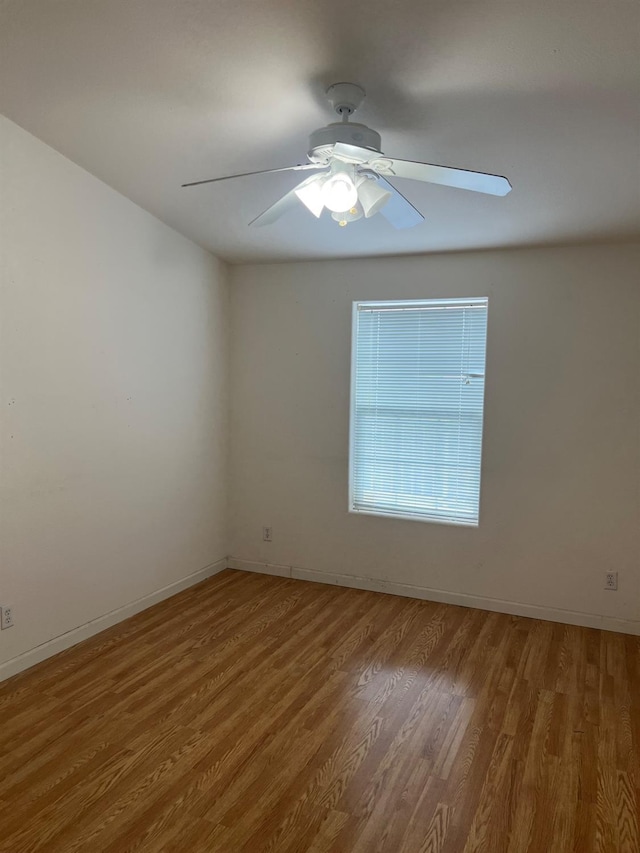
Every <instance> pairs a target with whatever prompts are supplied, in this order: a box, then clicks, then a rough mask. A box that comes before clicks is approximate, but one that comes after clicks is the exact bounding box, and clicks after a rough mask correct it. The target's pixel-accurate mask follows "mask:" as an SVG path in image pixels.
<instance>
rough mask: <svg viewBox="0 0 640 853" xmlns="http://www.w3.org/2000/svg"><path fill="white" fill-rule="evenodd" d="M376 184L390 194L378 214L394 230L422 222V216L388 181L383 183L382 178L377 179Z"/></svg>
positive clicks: (411, 226)
mask: <svg viewBox="0 0 640 853" xmlns="http://www.w3.org/2000/svg"><path fill="white" fill-rule="evenodd" d="M378 184H379V186H381V187H382V188H383V189H385V190H386V191H387V192H390V193H391V198H390V199H389V201H387V202H386V204H385V205H384V207H383V208H382V209H381V210H380V214H381V216H384V218H385V219H386V220H387V222H390V223H391V224H392V225H393V227H394V228H398V229H402V228H413V226H414V225H419V224H420V223H421V222H424V216H423V215H422V214H421V213H420V211H419V210H416V208H415V207H414V206H413V205H412V204H411V202H410V201H409V200H408V199H406V198H405V197H404V196H403V195H402V193H399V192H398V190H397V189H396V188H395V187H392V186H391V184H390V183H389V182H388V181H385V179H384V178H378Z"/></svg>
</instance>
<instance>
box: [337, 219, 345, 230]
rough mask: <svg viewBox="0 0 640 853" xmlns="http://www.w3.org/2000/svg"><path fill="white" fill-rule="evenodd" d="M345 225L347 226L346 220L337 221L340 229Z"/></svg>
mask: <svg viewBox="0 0 640 853" xmlns="http://www.w3.org/2000/svg"><path fill="white" fill-rule="evenodd" d="M346 224H347V220H346V219H339V220H338V225H339V226H340V227H341V228H344V226H345V225H346Z"/></svg>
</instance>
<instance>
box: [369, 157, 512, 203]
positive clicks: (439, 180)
mask: <svg viewBox="0 0 640 853" xmlns="http://www.w3.org/2000/svg"><path fill="white" fill-rule="evenodd" d="M369 166H370V167H371V168H372V169H375V171H376V172H378V173H379V174H382V175H385V176H386V177H396V178H409V179H410V180H413V181H426V182H427V183H430V184H442V186H445V187H457V188H458V189H461V190H472V191H473V192H477V193H488V194H489V195H500V196H504V195H506V194H507V193H509V192H511V184H510V183H509V181H508V180H507V179H506V178H503V177H502V176H501V175H487V174H485V173H484V172H470V171H469V170H468V169H454V168H452V167H451V166H434V165H432V164H431V163H414V162H413V161H411V160H394V159H393V158H391V157H375V158H372V159H371V160H370V161H369Z"/></svg>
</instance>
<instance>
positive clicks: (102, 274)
mask: <svg viewBox="0 0 640 853" xmlns="http://www.w3.org/2000/svg"><path fill="white" fill-rule="evenodd" d="M0 151H1V167H2V172H1V180H0V206H1V220H0V228H1V230H0V241H1V249H2V252H1V266H0V275H1V292H0V295H1V300H2V302H1V318H2V319H1V327H0V334H1V341H0V343H1V351H0V366H1V371H2V372H1V374H0V379H1V382H0V393H1V400H0V413H1V438H2V445H1V453H2V471H1V492H0V501H1V503H0V525H1V526H0V543H1V549H2V550H1V552H0V556H1V562H0V602H2V603H11V604H12V605H14V608H15V622H16V624H15V627H13V628H10V629H9V630H6V631H2V632H1V633H0V664H1V663H2V662H7V661H9V664H7V665H6V666H4V667H1V666H0V677H1V676H2V674H5V675H6V674H10V673H11V672H13V671H16V669H19V668H21V667H22V666H27V665H29V664H30V663H33V662H34V661H35V660H37V659H38V657H43V656H44V655H45V654H48V653H51V652H53V651H57V650H58V649H59V648H61V647H62V645H64V644H69V643H71V642H72V641H73V640H75V639H79V638H81V637H82V636H84V635H85V634H86V631H85V632H84V633H83V632H82V631H81V632H80V633H78V632H75V633H72V634H71V635H68V637H67V638H66V639H63V641H60V642H57V643H56V642H54V643H53V644H50V645H48V646H46V645H45V646H42V645H41V644H46V643H47V642H48V641H51V640H52V639H53V638H56V637H59V636H60V635H62V634H64V633H65V632H69V631H73V629H75V628H77V627H78V626H80V625H83V624H84V623H87V622H90V621H91V620H96V619H98V620H99V617H102V616H104V614H108V613H110V612H111V611H114V610H116V609H117V608H123V607H124V608H125V610H124V612H123V613H122V612H121V613H120V614H116V616H115V617H114V618H119V616H122V615H128V613H130V612H132V610H133V609H136V607H140V606H143V605H142V604H140V605H136V606H133V607H132V606H130V605H131V603H132V602H135V601H136V600H137V599H140V598H143V597H147V598H146V599H145V601H146V603H149V602H150V601H151V600H153V594H154V593H157V592H158V590H162V589H163V588H165V587H167V586H169V585H171V584H174V585H177V586H174V587H173V590H174V591H175V590H176V589H177V588H179V586H180V585H181V583H188V582H190V580H192V578H191V579H189V578H188V576H189V575H192V574H193V573H195V572H198V571H200V570H201V569H203V568H205V567H207V566H209V565H210V564H212V563H214V562H215V561H217V560H219V559H220V558H223V557H224V555H225V554H226V491H227V473H226V470H225V469H226V456H227V348H228V340H227V319H228V318H227V312H228V285H227V282H226V280H225V278H226V269H225V267H224V266H223V265H221V264H220V263H219V262H217V261H216V260H215V259H214V258H213V257H212V256H211V255H209V254H208V253H207V252H205V251H204V250H202V249H200V248H198V247H197V246H195V245H194V244H193V243H191V242H189V241H188V240H186V239H185V238H183V237H181V236H180V235H178V234H177V233H176V232H175V231H172V230H171V229H170V228H168V227H167V226H165V225H163V224H162V223H161V222H159V221H158V220H157V219H155V218H154V217H152V216H151V215H150V214H148V213H146V212H144V211H143V210H141V209H140V208H139V207H137V206H136V205H134V204H133V203H132V202H130V201H128V200H127V199H125V198H124V197H123V196H121V195H119V194H118V193H116V192H115V191H113V190H112V189H110V188H109V187H107V186H105V185H104V184H103V183H101V182H100V181H98V180H97V179H96V178H94V177H92V176H91V175H89V174H88V173H87V172H85V171H83V170H82V169H80V168H79V167H78V166H76V165H74V164H73V163H71V162H70V161H69V160H66V159H65V158H64V157H62V156H61V155H60V154H58V153H56V152H55V151H54V150H52V149H51V148H49V147H47V146H46V145H44V144H43V143H42V142H40V141H38V140H37V139H35V138H34V137H33V136H30V135H29V134H27V133H26V132H24V131H23V130H21V129H20V128H18V127H17V126H16V125H14V124H12V123H11V122H9V121H7V120H4V119H3V120H2V121H1V123H0ZM185 578H187V580H186V581H185ZM149 596H151V597H152V598H151V599H149ZM156 597H157V596H156ZM107 621H109V620H107ZM112 621H113V620H112ZM104 625H105V620H102V621H98V623H96V626H97V627H96V629H97V628H99V627H104ZM34 649H35V651H34V652H32V653H31V654H26V655H25V656H24V657H18V656H20V655H24V653H28V652H29V650H34ZM16 658H17V661H16Z"/></svg>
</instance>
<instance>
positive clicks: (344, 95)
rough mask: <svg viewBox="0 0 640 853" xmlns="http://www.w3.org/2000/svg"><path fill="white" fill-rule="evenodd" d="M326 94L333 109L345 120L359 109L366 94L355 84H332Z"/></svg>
mask: <svg viewBox="0 0 640 853" xmlns="http://www.w3.org/2000/svg"><path fill="white" fill-rule="evenodd" d="M326 94H327V99H328V101H329V103H330V104H331V106H332V107H333V109H334V110H335V111H336V112H337V113H338V115H339V116H340V117H342V118H343V119H345V118H348V117H349V116H350V115H353V113H355V111H356V110H357V109H359V108H360V106H361V105H362V102H363V101H364V98H365V95H366V92H365V91H364V89H363V88H362V86H358V85H356V83H334V84H333V86H329V88H328V89H327V93H326Z"/></svg>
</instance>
